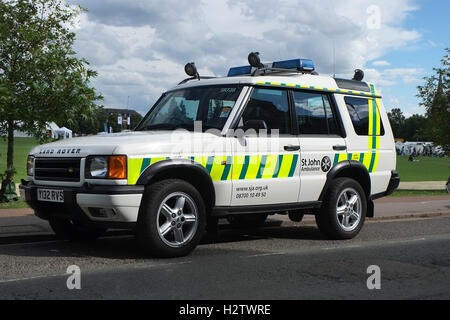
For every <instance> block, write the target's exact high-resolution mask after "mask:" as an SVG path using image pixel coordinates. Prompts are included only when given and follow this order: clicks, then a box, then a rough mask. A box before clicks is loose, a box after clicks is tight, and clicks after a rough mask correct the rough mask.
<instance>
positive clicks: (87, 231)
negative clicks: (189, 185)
mask: <svg viewBox="0 0 450 320" xmlns="http://www.w3.org/2000/svg"><path fill="white" fill-rule="evenodd" d="M48 222H49V224H50V227H51V228H52V230H53V232H55V234H56V237H57V238H58V239H63V240H75V241H93V240H95V239H97V238H98V237H100V236H101V235H102V234H104V233H105V231H106V229H103V228H93V227H88V226H85V225H82V224H80V223H78V222H76V221H72V220H62V219H50V220H49V221H48Z"/></svg>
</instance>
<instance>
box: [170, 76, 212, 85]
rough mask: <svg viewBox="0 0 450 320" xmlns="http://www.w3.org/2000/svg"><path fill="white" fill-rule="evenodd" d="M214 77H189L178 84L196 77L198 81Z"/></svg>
mask: <svg viewBox="0 0 450 320" xmlns="http://www.w3.org/2000/svg"><path fill="white" fill-rule="evenodd" d="M215 78H217V77H203V76H200V77H199V78H197V77H190V78H186V79H184V80H183V81H181V82H180V83H179V84H178V85H180V84H183V83H186V82H188V81H191V80H195V79H198V81H200V80H202V79H215Z"/></svg>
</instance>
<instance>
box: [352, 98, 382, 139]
mask: <svg viewBox="0 0 450 320" xmlns="http://www.w3.org/2000/svg"><path fill="white" fill-rule="evenodd" d="M344 99H345V103H346V105H347V110H348V113H349V114H350V118H351V119H352V123H353V127H354V128H355V132H356V134H357V135H359V136H382V135H384V127H383V122H382V121H381V118H380V111H379V109H378V106H377V104H376V101H375V99H366V98H355V97H345V98H344Z"/></svg>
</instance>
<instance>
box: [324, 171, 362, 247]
mask: <svg viewBox="0 0 450 320" xmlns="http://www.w3.org/2000/svg"><path fill="white" fill-rule="evenodd" d="M366 213H367V199H366V195H365V193H364V190H363V189H362V187H361V185H360V184H359V183H358V182H357V181H355V180H353V179H350V178H337V179H335V180H334V181H333V185H332V186H331V187H330V189H329V190H328V192H327V194H326V200H325V201H324V204H323V206H322V209H321V211H320V212H319V213H318V214H317V215H316V222H317V226H318V227H319V230H320V231H321V232H322V233H324V234H325V235H326V236H327V237H328V238H331V239H351V238H353V237H355V236H356V235H357V234H358V233H359V232H360V230H361V228H362V226H363V224H364V220H365V218H366Z"/></svg>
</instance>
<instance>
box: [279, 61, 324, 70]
mask: <svg viewBox="0 0 450 320" xmlns="http://www.w3.org/2000/svg"><path fill="white" fill-rule="evenodd" d="M272 67H273V68H277V69H297V70H299V71H314V69H315V68H314V62H313V61H312V60H310V59H293V60H284V61H277V62H274V63H273V65H272Z"/></svg>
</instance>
